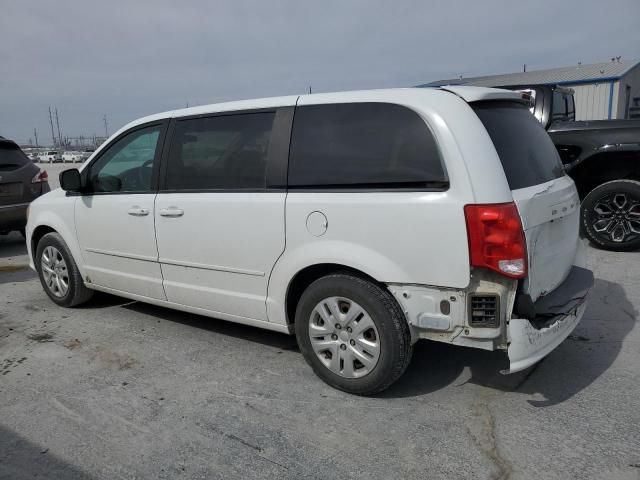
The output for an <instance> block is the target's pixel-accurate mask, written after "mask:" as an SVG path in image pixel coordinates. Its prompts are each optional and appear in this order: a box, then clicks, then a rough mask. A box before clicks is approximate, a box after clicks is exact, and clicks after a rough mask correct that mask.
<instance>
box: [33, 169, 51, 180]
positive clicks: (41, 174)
mask: <svg viewBox="0 0 640 480" xmlns="http://www.w3.org/2000/svg"><path fill="white" fill-rule="evenodd" d="M48 181H49V174H48V173H47V171H46V170H40V171H39V172H38V173H36V175H35V177H33V178H32V179H31V183H40V182H48Z"/></svg>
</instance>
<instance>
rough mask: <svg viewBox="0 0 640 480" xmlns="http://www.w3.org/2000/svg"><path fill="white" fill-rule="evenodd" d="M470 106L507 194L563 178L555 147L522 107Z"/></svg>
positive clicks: (492, 104) (527, 110) (497, 105)
mask: <svg viewBox="0 0 640 480" xmlns="http://www.w3.org/2000/svg"><path fill="white" fill-rule="evenodd" d="M472 106H473V109H474V110H475V112H476V114H477V115H478V117H480V120H481V121H482V123H483V124H484V126H485V128H486V129H487V132H489V136H490V137H491V140H492V141H493V144H494V145H495V147H496V151H497V152H498V155H499V156H500V161H501V162H502V167H503V168H504V173H505V175H506V176H507V181H508V182H509V187H510V188H511V190H517V189H519V188H527V187H531V186H533V185H538V184H540V183H545V182H549V181H551V180H553V179H554V178H559V177H562V176H563V175H564V169H563V168H562V164H561V163H560V157H559V155H558V151H557V150H556V147H555V145H554V144H553V142H552V141H551V138H550V137H549V135H548V134H547V132H546V131H545V129H544V128H543V127H542V125H540V123H539V122H538V121H537V120H536V119H535V117H534V116H533V115H531V113H530V112H529V109H528V108H527V107H526V106H525V105H519V104H515V103H511V102H479V103H476V104H473V105H472Z"/></svg>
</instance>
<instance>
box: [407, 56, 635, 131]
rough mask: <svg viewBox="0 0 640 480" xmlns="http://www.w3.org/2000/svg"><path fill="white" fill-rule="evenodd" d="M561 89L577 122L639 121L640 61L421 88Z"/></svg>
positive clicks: (460, 80) (451, 81)
mask: <svg viewBox="0 0 640 480" xmlns="http://www.w3.org/2000/svg"><path fill="white" fill-rule="evenodd" d="M442 85H477V86H481V87H498V86H505V87H506V86H514V85H562V86H564V87H570V88H572V89H573V90H574V91H575V101H576V120H603V119H611V118H640V61H637V60H633V61H631V60H626V61H618V60H616V61H610V62H604V63H593V64H589V65H575V66H572V67H561V68H550V69H547V70H533V71H529V72H519V73H507V74H502V75H489V76H484V77H469V78H452V79H448V80H438V81H436V82H431V83H425V84H424V85H419V86H420V87H437V86H442Z"/></svg>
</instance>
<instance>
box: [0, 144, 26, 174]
mask: <svg viewBox="0 0 640 480" xmlns="http://www.w3.org/2000/svg"><path fill="white" fill-rule="evenodd" d="M28 163H30V160H29V158H28V157H27V156H26V155H25V154H24V153H23V152H22V150H20V147H18V146H17V145H15V144H13V143H9V142H0V172H10V171H12V170H17V169H18V168H20V167H24V166H25V165H26V164H28Z"/></svg>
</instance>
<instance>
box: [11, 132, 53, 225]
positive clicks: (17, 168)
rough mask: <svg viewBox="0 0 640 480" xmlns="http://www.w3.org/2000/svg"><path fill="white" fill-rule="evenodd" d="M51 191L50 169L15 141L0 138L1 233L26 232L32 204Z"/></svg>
mask: <svg viewBox="0 0 640 480" xmlns="http://www.w3.org/2000/svg"><path fill="white" fill-rule="evenodd" d="M49 190H50V189H49V183H48V176H47V172H46V170H41V169H40V168H39V167H38V166H36V165H34V164H33V162H32V161H31V160H29V158H28V157H27V156H26V155H25V154H24V152H23V151H22V150H20V147H19V146H18V145H17V144H16V143H15V142H13V141H11V140H8V139H6V138H4V137H0V234H6V233H9V232H10V231H13V230H18V231H20V232H22V234H23V235H24V227H25V225H26V224H27V208H28V206H29V203H30V202H31V201H32V200H33V199H35V198H38V197H39V196H40V195H42V194H43V193H46V192H48V191H49Z"/></svg>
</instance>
